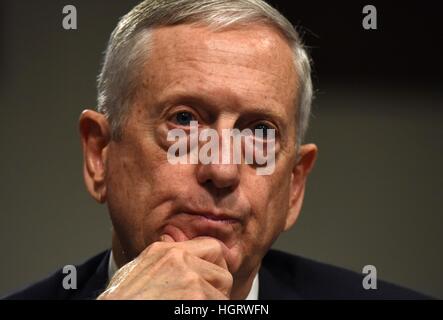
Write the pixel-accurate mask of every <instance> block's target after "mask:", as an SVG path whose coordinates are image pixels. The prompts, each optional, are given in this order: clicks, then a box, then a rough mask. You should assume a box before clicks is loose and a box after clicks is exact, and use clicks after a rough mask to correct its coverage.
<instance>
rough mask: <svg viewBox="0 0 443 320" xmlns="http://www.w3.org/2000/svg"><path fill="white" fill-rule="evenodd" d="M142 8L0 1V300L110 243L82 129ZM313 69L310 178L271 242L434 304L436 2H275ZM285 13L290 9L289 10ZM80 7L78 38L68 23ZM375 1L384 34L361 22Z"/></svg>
mask: <svg viewBox="0 0 443 320" xmlns="http://www.w3.org/2000/svg"><path fill="white" fill-rule="evenodd" d="M137 2H138V1H109V0H88V1H86V0H84V1H31V0H27V1H24V0H13V1H12V0H6V1H5V0H2V1H1V2H0V48H1V50H0V148H1V153H0V155H1V156H0V178H1V187H0V210H1V211H0V212H1V215H0V252H1V264H0V295H2V294H4V293H6V292H8V291H10V290H11V289H13V288H17V287H20V286H22V285H24V284H26V283H28V282H30V281H32V280H36V279H38V278H41V277H43V276H45V275H47V274H48V273H49V272H52V271H53V270H54V269H55V268H58V267H61V266H63V265H65V264H72V263H79V262H81V261H82V260H84V259H86V258H88V257H89V256H91V255H93V254H95V253H97V252H98V251H100V250H103V249H106V248H108V247H109V246H110V235H111V232H110V230H111V223H110V221H109V219H108V217H107V213H106V208H105V207H104V206H100V205H98V204H96V203H95V202H93V200H92V199H90V197H89V196H88V194H87V192H86V190H85V188H84V186H83V180H82V169H81V168H82V155H81V148H80V143H79V135H78V131H77V120H78V117H79V114H80V112H81V110H82V109H84V108H92V107H94V106H95V103H96V100H95V95H96V90H95V79H96V76H97V74H98V71H99V66H100V63H101V58H102V57H101V53H102V52H103V50H104V49H105V45H106V42H107V40H108V37H109V35H110V33H111V31H112V30H113V28H114V27H115V25H116V23H117V21H118V18H119V17H120V16H122V15H123V14H124V13H126V12H127V11H129V10H130V8H132V7H133V6H134V5H135V4H136V3H137ZM272 3H273V4H274V5H276V6H277V8H278V9H280V10H281V11H282V12H283V13H284V14H285V15H286V16H287V17H288V18H290V20H291V21H292V22H293V23H295V24H297V25H300V26H301V29H300V30H301V32H302V34H303V35H304V39H305V42H306V43H307V45H308V46H309V47H310V52H311V55H312V58H313V60H314V84H315V88H316V97H317V98H316V100H315V102H314V106H313V117H312V121H311V126H310V131H309V134H308V141H309V142H315V143H317V145H318V146H319V149H320V154H319V159H318V161H317V165H316V168H315V170H314V172H313V173H312V176H311V178H310V180H309V184H308V189H307V193H306V200H305V204H304V208H303V210H302V214H301V216H300V218H299V221H298V222H297V224H296V226H295V227H294V228H293V229H292V230H291V231H289V232H287V233H286V234H284V235H282V237H281V238H280V239H279V240H278V241H277V243H276V244H275V247H277V248H280V249H284V250H286V251H289V252H293V253H298V254H301V255H304V256H307V257H311V258H314V259H316V260H320V261H324V262H329V263H333V264H337V265H341V266H344V267H347V268H349V269H353V270H355V271H358V272H361V270H362V268H363V266H364V265H367V264H373V265H375V266H376V267H377V271H378V275H379V277H380V278H383V279H386V280H389V281H392V282H396V283H399V284H402V285H404V286H408V287H410V288H413V289H416V290H419V291H422V292H424V293H427V294H432V295H434V296H435V297H438V298H443V271H442V270H443V232H442V222H443V218H442V209H441V207H442V200H441V196H442V190H443V188H442V187H443V184H442V180H441V179H442V171H443V170H442V168H441V165H442V163H443V149H442V142H441V138H442V137H443V126H442V120H443V92H442V89H443V81H442V79H443V77H442V62H441V59H442V57H443V50H442V45H441V43H442V40H443V32H442V30H443V26H442V22H441V14H442V12H443V11H441V10H439V8H438V7H437V5H436V4H435V3H436V2H430V1H415V2H404V1H403V2H387V1H383V2H382V1H372V2H370V3H367V2H360V1H352V2H345V1H333V2H328V3H327V2H324V1H304V2H303V1H299V2H295V1H294V2H292V1H291V2H289V1H287V2H283V1H272ZM289 3H291V5H289ZM67 4H73V5H75V6H76V8H77V11H78V30H70V31H66V30H64V29H63V28H62V19H63V15H62V8H63V7H64V6H65V5H67ZM366 4H372V5H375V6H376V8H377V12H378V29H377V30H369V31H368V30H364V29H363V28H362V19H363V16H364V15H363V14H362V8H363V6H364V5H366Z"/></svg>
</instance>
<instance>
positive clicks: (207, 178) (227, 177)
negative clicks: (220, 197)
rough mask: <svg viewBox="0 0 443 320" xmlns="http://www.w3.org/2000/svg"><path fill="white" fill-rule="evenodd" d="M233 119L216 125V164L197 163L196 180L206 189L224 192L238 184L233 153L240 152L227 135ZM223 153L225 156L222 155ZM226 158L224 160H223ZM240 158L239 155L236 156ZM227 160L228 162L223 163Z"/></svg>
mask: <svg viewBox="0 0 443 320" xmlns="http://www.w3.org/2000/svg"><path fill="white" fill-rule="evenodd" d="M234 122H235V121H234V119H232V118H229V117H226V118H223V117H221V119H219V121H218V123H217V129H216V131H217V134H218V141H219V143H218V157H219V161H218V163H212V162H210V163H201V162H200V163H199V164H198V167H197V180H198V182H199V183H200V184H201V185H205V186H206V187H208V186H211V187H213V188H216V189H218V190H219V191H220V189H225V190H226V191H232V190H234V189H235V188H236V187H237V185H238V184H239V182H240V169H239V168H240V164H239V163H238V162H236V161H234V158H235V156H234V153H236V152H240V153H241V150H236V149H237V148H234V144H233V143H232V140H231V137H230V135H229V134H228V133H229V130H230V128H232V127H233V124H234ZM225 134H226V135H225ZM223 152H225V153H226V154H225V155H223ZM223 156H226V158H223ZM237 156H240V158H241V155H237ZM223 159H225V160H228V159H229V160H228V161H224V160H223Z"/></svg>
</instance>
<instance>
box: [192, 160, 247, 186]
mask: <svg viewBox="0 0 443 320" xmlns="http://www.w3.org/2000/svg"><path fill="white" fill-rule="evenodd" d="M197 180H198V182H199V183H200V184H201V185H213V186H214V187H215V188H217V189H232V190H233V189H235V187H237V185H238V184H239V182H240V174H239V168H238V165H237V164H215V163H210V164H199V165H198V168H197Z"/></svg>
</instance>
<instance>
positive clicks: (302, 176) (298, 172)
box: [284, 144, 318, 231]
mask: <svg viewBox="0 0 443 320" xmlns="http://www.w3.org/2000/svg"><path fill="white" fill-rule="evenodd" d="M317 153H318V148H317V146H316V145H315V144H305V145H302V146H300V150H299V151H298V156H297V159H296V163H295V165H294V168H293V170H292V174H291V186H290V195H289V210H288V215H287V217H286V224H285V228H284V230H285V231H286V230H288V229H289V228H291V227H292V226H293V225H294V223H295V221H296V220H297V218H298V215H299V214H300V210H301V207H302V204H303V198H304V195H305V186H306V180H307V178H308V175H309V173H310V172H311V170H312V168H313V167H314V164H315V160H316V159H317Z"/></svg>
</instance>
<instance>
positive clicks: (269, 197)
mask: <svg viewBox="0 0 443 320" xmlns="http://www.w3.org/2000/svg"><path fill="white" fill-rule="evenodd" d="M277 174H278V172H276V175H272V176H257V175H255V176H252V177H251V179H250V182H249V186H248V187H247V188H246V189H247V190H248V198H249V199H250V203H251V204H252V208H253V212H254V216H253V217H252V219H253V221H251V222H252V223H251V229H254V230H250V232H251V233H252V234H256V235H257V237H259V238H260V240H261V241H263V240H264V239H263V238H266V240H267V241H268V242H270V241H273V240H274V239H275V238H276V237H277V236H278V235H279V234H280V232H282V231H283V228H284V225H285V221H286V216H287V213H288V208H289V205H288V204H289V183H288V181H287V180H288V179H287V178H285V177H284V176H281V177H278V175H277ZM258 235H259V236H258Z"/></svg>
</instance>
